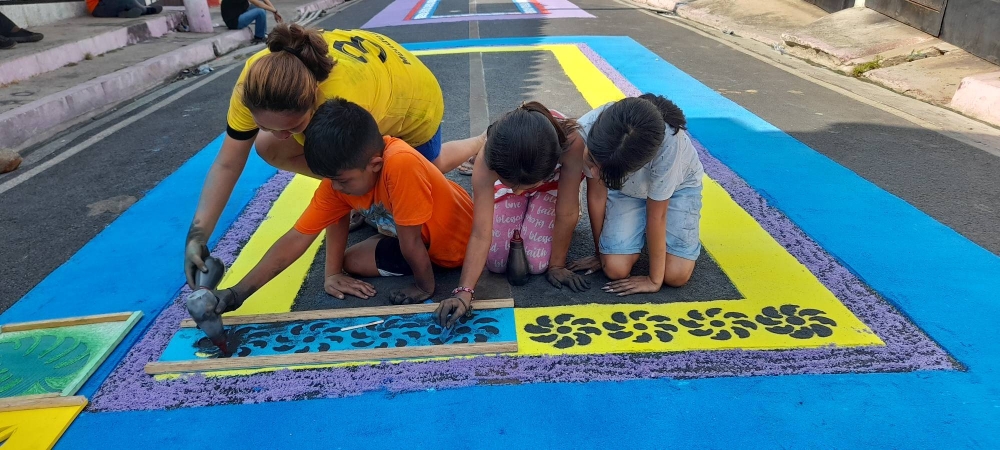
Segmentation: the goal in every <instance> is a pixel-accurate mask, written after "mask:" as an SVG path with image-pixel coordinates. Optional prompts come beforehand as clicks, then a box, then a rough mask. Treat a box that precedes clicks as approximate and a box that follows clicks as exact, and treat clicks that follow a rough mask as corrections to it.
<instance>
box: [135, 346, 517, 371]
mask: <svg viewBox="0 0 1000 450" xmlns="http://www.w3.org/2000/svg"><path fill="white" fill-rule="evenodd" d="M514 352H517V342H481V343H480V342H477V343H473V344H445V345H424V346H418V347H399V348H376V349H365V350H340V351H329V352H314V353H292V354H287V355H271V356H245V357H233V358H212V359H198V360H191V361H172V362H155V361H154V362H151V363H149V364H146V373H147V374H149V375H163V374H168V373H188V372H209V371H215V370H237V369H260V368H265V367H284V366H298V365H314V364H330V363H340V362H352V361H385V360H394V359H407V358H426V357H439V356H466V355H481V354H490V353H514Z"/></svg>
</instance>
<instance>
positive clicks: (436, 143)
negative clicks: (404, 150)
mask: <svg viewBox="0 0 1000 450" xmlns="http://www.w3.org/2000/svg"><path fill="white" fill-rule="evenodd" d="M414 150H416V151H418V152H420V154H421V155H424V158H427V160H428V161H430V162H434V160H435V159H437V157H438V156H440V155H441V127H440V126H438V130H437V133H434V136H433V137H432V138H431V140H429V141H427V142H425V143H423V144H420V145H418V146H416V147H414Z"/></svg>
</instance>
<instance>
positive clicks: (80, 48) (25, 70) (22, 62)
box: [0, 11, 184, 85]
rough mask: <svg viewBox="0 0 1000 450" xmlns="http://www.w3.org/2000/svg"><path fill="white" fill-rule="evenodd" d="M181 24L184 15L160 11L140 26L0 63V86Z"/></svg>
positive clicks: (119, 46) (140, 40)
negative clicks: (160, 12) (160, 13)
mask: <svg viewBox="0 0 1000 450" xmlns="http://www.w3.org/2000/svg"><path fill="white" fill-rule="evenodd" d="M183 21H184V13H182V12H179V11H164V12H163V14H162V15H158V16H156V17H153V18H151V19H149V20H147V21H145V22H143V23H138V24H135V25H132V26H129V27H122V28H119V29H116V30H112V31H108V32H106V33H101V34H99V35H97V36H94V37H90V38H87V39H83V40H80V41H76V42H69V43H66V44H64V45H60V46H58V47H52V48H49V49H46V50H42V51H40V52H38V53H34V54H31V55H25V56H23V57H21V58H15V59H11V60H7V61H4V62H2V63H0V85H4V84H10V83H14V82H17V81H21V80H26V79H28V78H31V77H33V76H35V75H39V74H43V73H45V72H50V71H53V70H56V69H58V68H60V67H63V66H65V65H67V64H72V63H77V62H80V61H83V60H84V59H86V57H87V54H88V53H89V54H90V55H91V56H97V55H101V54H104V53H107V52H110V51H112V50H117V49H120V48H122V47H125V46H127V45H132V44H136V43H139V42H142V41H146V40H149V39H154V38H158V37H160V36H163V35H165V34H167V33H169V32H171V31H173V30H175V29H176V28H177V26H178V25H180V24H181V22H183Z"/></svg>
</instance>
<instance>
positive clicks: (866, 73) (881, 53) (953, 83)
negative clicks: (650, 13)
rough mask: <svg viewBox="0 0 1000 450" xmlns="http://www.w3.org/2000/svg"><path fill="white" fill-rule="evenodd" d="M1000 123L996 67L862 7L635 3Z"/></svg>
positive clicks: (737, 0) (726, 1) (772, 1)
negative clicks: (833, 10)
mask: <svg viewBox="0 0 1000 450" xmlns="http://www.w3.org/2000/svg"><path fill="white" fill-rule="evenodd" d="M632 1H634V2H635V3H638V4H640V5H641V6H648V7H651V8H654V9H659V10H662V11H664V12H667V13H671V14H674V15H677V16H679V17H682V18H685V19H688V20H690V21H693V22H697V23H699V24H702V25H706V26H709V27H712V28H716V29H718V30H720V31H722V32H723V33H725V34H730V35H735V36H740V37H745V38H749V39H752V40H755V41H759V42H762V43H765V44H767V45H770V46H771V47H773V48H774V49H775V50H776V51H779V52H781V53H783V54H790V55H792V56H795V57H798V58H801V59H804V60H807V61H810V62H812V63H815V64H818V65H821V66H824V67H827V68H830V69H832V70H835V71H837V72H840V73H842V74H844V75H847V76H857V77H862V78H865V79H868V80H870V81H872V82H874V83H876V84H879V85H881V86H883V87H886V88H888V89H891V90H893V91H896V92H899V93H902V94H905V95H908V96H911V97H914V98H917V99H920V100H923V101H926V102H928V103H932V104H935V105H938V106H943V107H948V108H952V109H955V110H957V111H959V112H961V113H963V114H966V115H968V116H971V117H974V118H977V119H979V120H982V121H985V122H988V123H991V124H993V125H997V126H1000V67H998V66H996V65H993V64H991V63H989V62H987V61H985V60H982V59H980V58H978V57H976V56H974V55H971V54H969V53H968V52H966V51H964V50H962V49H960V48H958V47H956V46H954V45H951V44H949V43H947V42H944V41H942V40H940V39H937V38H935V37H933V36H930V35H928V34H925V33H923V32H921V31H918V30H916V29H914V28H911V27H909V26H907V25H904V24H902V23H900V22H897V21H895V20H892V19H890V18H889V17H887V16H884V15H882V14H879V13H877V12H875V11H873V10H871V9H867V8H849V9H846V10H843V11H839V12H836V13H833V14H830V13H827V12H825V11H823V10H822V9H820V8H818V7H816V6H814V5H812V4H809V3H807V2H805V1H803V0H768V1H766V2H765V1H760V0H688V1H683V0H681V1H679V0H632Z"/></svg>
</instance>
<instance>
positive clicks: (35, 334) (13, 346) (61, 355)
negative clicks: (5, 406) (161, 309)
mask: <svg viewBox="0 0 1000 450" xmlns="http://www.w3.org/2000/svg"><path fill="white" fill-rule="evenodd" d="M141 317H142V312H141V311H137V312H132V313H115V314H101V315H96V316H85V317H72V318H66V319H54V320H44V321H38V322H25V323H17V324H8V325H4V326H3V331H2V333H0V366H3V368H4V369H5V372H6V374H7V382H6V383H4V384H3V385H0V398H12V399H14V398H21V397H32V396H35V395H36V394H42V395H48V394H61V395H64V396H68V395H73V394H75V393H76V391H77V390H79V389H80V387H81V386H83V383H85V382H86V381H87V379H88V378H90V376H91V375H93V373H94V372H95V371H96V370H97V368H98V367H99V366H100V365H101V364H102V363H103V362H104V360H105V359H107V357H108V355H110V354H111V352H112V351H114V349H115V347H117V346H118V344H120V343H121V341H122V339H124V338H125V336H126V335H127V334H128V333H129V331H131V330H132V327H134V326H135V324H136V323H137V322H138V321H139V318H141Z"/></svg>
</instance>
